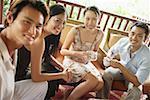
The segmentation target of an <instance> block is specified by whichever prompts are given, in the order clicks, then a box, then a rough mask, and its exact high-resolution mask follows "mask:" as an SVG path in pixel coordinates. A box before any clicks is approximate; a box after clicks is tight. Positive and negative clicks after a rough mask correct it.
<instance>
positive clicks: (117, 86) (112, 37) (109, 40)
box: [56, 24, 150, 98]
mask: <svg viewBox="0 0 150 100" xmlns="http://www.w3.org/2000/svg"><path fill="white" fill-rule="evenodd" d="M73 26H75V25H74V24H67V25H66V26H65V28H64V29H63V31H62V34H61V38H60V44H59V48H58V51H57V53H56V58H57V60H59V61H60V62H62V60H63V56H62V55H61V54H60V52H59V51H60V49H61V46H62V44H63V42H64V40H65V37H66V35H67V33H68V32H69V30H70V29H71V28H72V27H73ZM125 36H128V32H125V31H120V30H116V29H112V28H108V31H107V34H106V36H105V40H103V41H105V42H104V45H103V47H100V48H99V50H98V59H97V61H95V62H93V64H94V65H95V66H96V67H97V69H98V70H99V71H100V72H101V73H103V72H104V70H105V68H104V65H103V63H102V61H103V58H104V57H105V56H106V54H107V51H108V50H109V48H110V47H111V46H112V45H114V44H115V42H117V41H118V40H119V39H120V38H122V37H125ZM118 59H119V57H118ZM112 89H113V90H120V91H126V90H127V87H125V86H124V84H123V82H122V81H114V82H113V85H112ZM143 93H145V94H147V95H148V96H149V98H150V75H149V77H148V79H147V80H146V81H145V83H144V85H143Z"/></svg>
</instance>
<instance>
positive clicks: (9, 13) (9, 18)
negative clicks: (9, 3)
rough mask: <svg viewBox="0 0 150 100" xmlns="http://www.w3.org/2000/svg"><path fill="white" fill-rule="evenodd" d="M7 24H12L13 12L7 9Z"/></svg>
mask: <svg viewBox="0 0 150 100" xmlns="http://www.w3.org/2000/svg"><path fill="white" fill-rule="evenodd" d="M6 19H7V22H8V24H12V22H13V14H12V12H11V11H8V13H7V16H6Z"/></svg>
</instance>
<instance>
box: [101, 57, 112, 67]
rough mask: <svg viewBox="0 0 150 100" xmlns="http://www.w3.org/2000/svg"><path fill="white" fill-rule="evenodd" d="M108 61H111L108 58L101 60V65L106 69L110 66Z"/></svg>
mask: <svg viewBox="0 0 150 100" xmlns="http://www.w3.org/2000/svg"><path fill="white" fill-rule="evenodd" d="M110 61H111V59H110V58H108V57H104V59H103V65H104V66H106V67H108V66H110Z"/></svg>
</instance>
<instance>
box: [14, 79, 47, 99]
mask: <svg viewBox="0 0 150 100" xmlns="http://www.w3.org/2000/svg"><path fill="white" fill-rule="evenodd" d="M47 88H48V83H47V81H45V82H32V80H31V79H28V80H22V81H18V82H16V83H15V93H14V100H44V98H45V95H46V93H47Z"/></svg>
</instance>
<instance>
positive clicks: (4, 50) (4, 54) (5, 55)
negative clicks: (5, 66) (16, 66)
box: [0, 37, 12, 62]
mask: <svg viewBox="0 0 150 100" xmlns="http://www.w3.org/2000/svg"><path fill="white" fill-rule="evenodd" d="M0 44H1V45H0V50H1V54H2V57H3V60H4V62H7V61H8V60H10V61H12V58H11V57H10V55H9V52H8V49H7V47H6V45H5V43H4V41H3V40H2V38H1V37H0Z"/></svg>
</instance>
